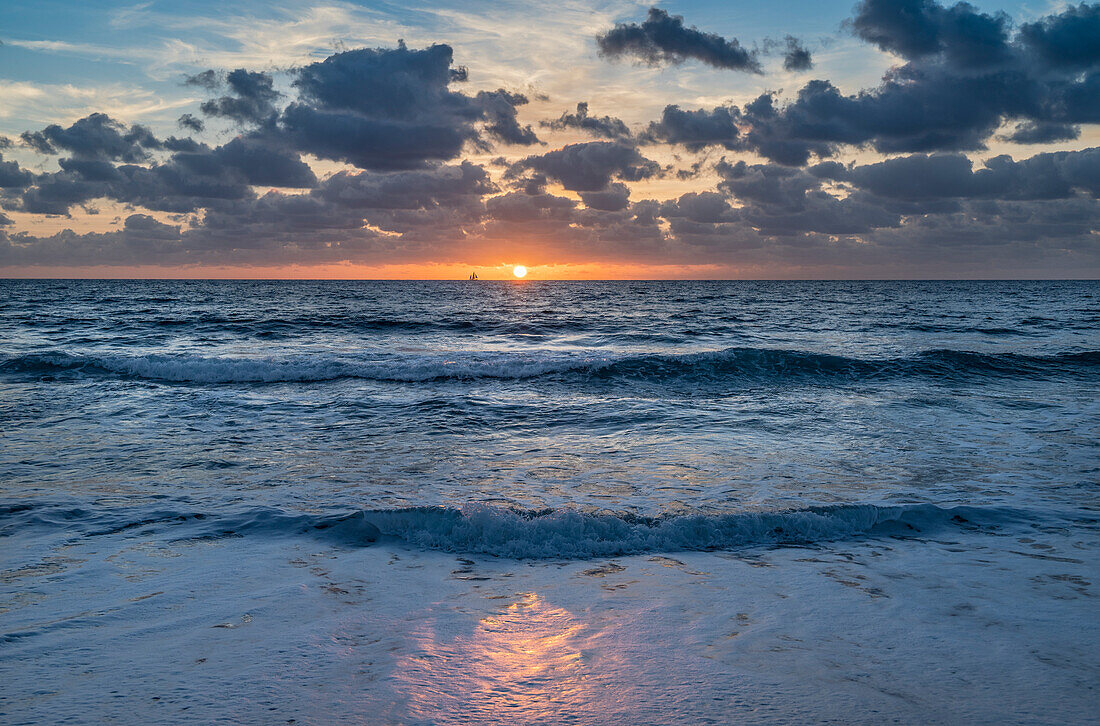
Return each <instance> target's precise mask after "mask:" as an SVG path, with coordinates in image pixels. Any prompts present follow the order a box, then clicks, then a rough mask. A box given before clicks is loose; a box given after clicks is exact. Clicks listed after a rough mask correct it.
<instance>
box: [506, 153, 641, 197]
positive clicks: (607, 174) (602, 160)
mask: <svg viewBox="0 0 1100 726" xmlns="http://www.w3.org/2000/svg"><path fill="white" fill-rule="evenodd" d="M526 169H532V170H534V171H537V172H541V173H543V174H545V175H546V176H548V177H550V178H551V179H556V180H557V181H559V182H561V185H562V186H563V187H565V188H566V189H570V190H573V191H578V192H599V191H604V190H606V189H607V187H608V185H609V184H610V183H611V180H612V179H619V180H622V181H640V180H642V179H648V178H650V177H653V176H657V175H658V174H659V173H660V171H661V167H660V166H659V165H658V164H657V163H656V162H654V161H651V160H650V159H647V158H645V157H644V156H642V155H641V154H640V153H638V149H637V148H635V147H634V146H633V145H631V144H627V143H623V142H620V141H590V142H588V143H584V144H570V145H569V146H565V147H562V148H561V149H557V150H555V151H550V152H547V153H545V154H542V155H539V156H528V157H527V158H526V159H523V160H522V161H518V162H516V164H514V165H513V167H512V170H511V173H512V174H513V175H516V174H518V172H520V171H523V170H526Z"/></svg>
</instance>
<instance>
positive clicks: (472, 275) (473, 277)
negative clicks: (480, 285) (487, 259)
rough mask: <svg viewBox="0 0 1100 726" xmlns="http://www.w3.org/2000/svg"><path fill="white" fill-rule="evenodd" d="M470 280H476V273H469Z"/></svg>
mask: <svg viewBox="0 0 1100 726" xmlns="http://www.w3.org/2000/svg"><path fill="white" fill-rule="evenodd" d="M470 279H471V280H476V279H477V273H476V272H471V273H470Z"/></svg>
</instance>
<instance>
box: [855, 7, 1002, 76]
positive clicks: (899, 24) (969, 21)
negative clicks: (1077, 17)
mask: <svg viewBox="0 0 1100 726" xmlns="http://www.w3.org/2000/svg"><path fill="white" fill-rule="evenodd" d="M851 25H852V28H853V30H854V31H855V33H856V35H858V36H859V37H861V38H863V39H864V40H866V41H868V42H871V43H874V44H875V45H877V46H878V47H880V48H882V49H883V50H885V51H889V52H891V53H896V54H898V55H900V56H902V57H903V58H906V59H909V60H914V59H918V58H924V57H926V56H930V55H934V54H938V53H943V54H945V55H946V56H947V57H948V58H949V60H950V61H951V62H952V63H953V64H957V65H962V66H972V67H975V66H986V65H992V64H996V63H1000V62H1002V61H1003V60H1005V59H1006V58H1007V56H1008V55H1009V47H1008V29H1009V26H1010V21H1009V18H1008V16H1007V15H1004V14H1003V13H998V14H996V15H988V14H986V13H980V12H978V11H977V9H976V8H975V7H974V6H973V5H970V4H969V3H965V2H961V3H958V4H956V5H954V6H952V7H950V8H948V7H944V6H942V5H938V4H936V3H935V2H934V1H933V0H863V1H862V2H861V3H859V4H858V5H857V6H856V14H855V17H854V18H853V19H852V21H851Z"/></svg>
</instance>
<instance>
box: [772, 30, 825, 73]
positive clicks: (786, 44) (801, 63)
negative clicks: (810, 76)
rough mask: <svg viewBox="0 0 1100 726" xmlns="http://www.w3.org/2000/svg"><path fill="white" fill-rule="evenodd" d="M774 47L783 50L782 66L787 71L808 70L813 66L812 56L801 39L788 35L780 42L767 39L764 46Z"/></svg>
mask: <svg viewBox="0 0 1100 726" xmlns="http://www.w3.org/2000/svg"><path fill="white" fill-rule="evenodd" d="M768 46H771V47H774V48H777V49H780V50H782V52H783V68H784V69H785V70H788V71H808V70H810V69H812V68H813V67H814V58H813V55H812V54H811V53H810V51H809V50H807V49H806V46H804V45H803V44H802V41H801V40H799V39H798V38H796V37H794V36H793V35H788V36H787V37H785V38H784V39H783V42H782V43H779V42H777V41H768V43H767V45H766V46H765V47H768Z"/></svg>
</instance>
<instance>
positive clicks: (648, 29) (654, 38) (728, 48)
mask: <svg viewBox="0 0 1100 726" xmlns="http://www.w3.org/2000/svg"><path fill="white" fill-rule="evenodd" d="M596 43H597V45H598V46H599V49H600V55H603V56H605V57H608V58H620V57H624V56H628V57H632V58H637V59H638V60H641V61H643V62H645V63H649V64H650V65H661V64H664V63H682V62H684V61H685V60H688V59H695V60H699V61H702V62H703V63H706V64H708V65H711V66H714V67H715V68H725V69H728V70H735V71H747V72H751V73H762V72H763V69H762V68H761V66H760V62H759V61H758V60H757V59H756V53H755V52H751V51H748V50H745V49H744V48H742V47H741V44H740V43H739V42H738V41H737V39H736V38H731V39H729V40H727V39H726V38H723V37H722V36H720V35H716V34H714V33H704V32H702V31H701V30H699V29H698V28H696V27H694V26H692V27H690V28H688V27H685V26H684V19H683V18H682V17H680V16H679V15H669V14H668V13H667V12H666V11H664V10H661V9H660V8H650V9H649V15H648V16H647V17H646V19H645V21H644V22H643V23H642V24H641V25H639V24H637V23H620V24H619V25H616V26H615V27H614V28H612V29H611V30H609V31H607V32H606V33H603V34H602V35H599V36H597V37H596Z"/></svg>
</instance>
